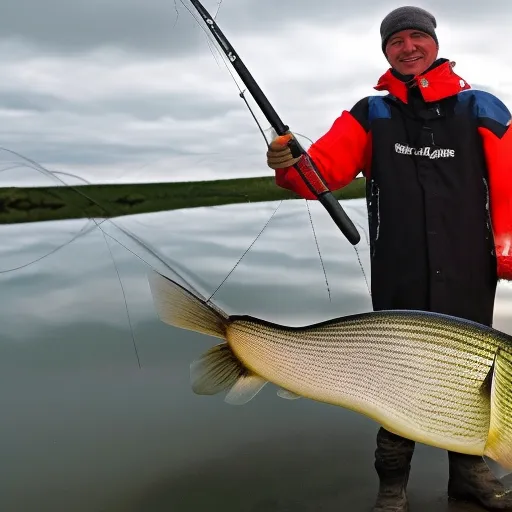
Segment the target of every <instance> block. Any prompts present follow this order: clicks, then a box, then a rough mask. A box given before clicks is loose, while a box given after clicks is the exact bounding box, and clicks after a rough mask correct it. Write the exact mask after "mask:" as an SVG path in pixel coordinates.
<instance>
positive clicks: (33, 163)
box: [0, 147, 141, 369]
mask: <svg viewBox="0 0 512 512" xmlns="http://www.w3.org/2000/svg"><path fill="white" fill-rule="evenodd" d="M0 150H3V151H6V152H7V153H10V154H13V155H16V156H17V157H19V158H21V159H22V160H25V161H27V162H29V163H30V164H31V165H30V167H31V168H32V169H34V170H36V171H39V172H41V173H42V174H43V175H45V176H47V177H49V178H50V179H54V180H57V181H58V182H60V183H61V184H63V185H64V186H65V187H68V188H71V189H72V190H73V191H74V192H76V193H77V194H79V195H81V196H82V197H84V198H85V199H87V200H88V201H90V202H92V203H93V204H95V205H96V206H98V207H99V208H101V209H102V210H103V211H104V212H105V213H106V214H107V215H108V212H107V210H106V209H105V208H104V207H103V206H102V205H101V204H100V203H98V202H97V201H95V200H94V199H92V198H91V197H88V196H87V195H86V194H84V193H82V192H81V191H80V190H78V189H77V188H76V187H74V186H72V185H68V184H67V183H66V182H65V181H64V180H62V179H61V178H59V177H58V176H56V174H64V175H70V174H69V173H64V172H59V171H56V172H55V173H54V172H52V171H49V170H48V169H46V168H45V167H43V166H42V165H40V164H38V163H37V162H36V161H34V160H32V159H30V158H28V157H25V156H22V155H20V154H19V153H17V152H16V151H13V150H10V149H7V148H3V147H0ZM75 177H76V176H75ZM82 180H83V178H82ZM83 181H86V180H83ZM86 183H87V181H86ZM91 220H92V221H93V222H94V224H95V225H96V227H98V228H99V229H100V231H101V232H102V233H103V235H105V233H104V231H103V229H102V228H101V225H100V224H101V223H103V222H105V221H106V220H107V219H104V220H103V221H102V222H101V223H100V224H99V223H98V222H97V221H96V219H94V218H91V217H90V218H89V221H91ZM86 233H87V232H86V231H84V228H82V229H81V230H80V231H79V232H78V233H77V234H76V235H75V236H74V237H73V238H72V239H71V240H69V241H68V242H66V243H65V244H63V245H61V246H60V247H57V248H56V249H54V250H53V251H50V253H48V254H46V255H44V256H43V257H41V258H38V259H36V260H34V261H32V262H30V263H28V264H26V265H22V266H21V267H19V268H18V269H10V270H9V272H12V271H13V270H19V269H20V268H25V267H27V266H29V265H32V264H34V263H37V262H38V261H41V260H42V259H43V258H46V257H48V256H50V255H51V254H55V253H56V252H57V251H58V250H60V249H62V248H63V247H66V246H67V245H69V244H70V243H72V242H73V241H74V240H77V239H78V238H79V237H80V236H83V235H84V234H86ZM105 242H106V243H107V240H106V239H105ZM107 248H108V250H109V253H110V256H111V258H112V263H113V264H114V267H115V270H116V273H117V277H118V280H119V284H120V286H121V291H122V294H123V298H124V303H125V307H126V314H127V318H128V325H129V327H130V334H131V337H132V341H133V345H134V349H135V356H136V358H137V364H138V366H139V369H140V368H141V364H140V358H139V353H138V350H137V344H136V342H135V335H134V333H133V327H132V323H131V319H130V313H129V308H128V301H127V299H126V294H125V291H124V286H123V283H122V279H121V276H120V274H119V270H118V268H117V264H116V261H115V259H114V255H113V254H112V251H111V248H110V246H109V244H108V243H107ZM0 273H5V271H2V272H0Z"/></svg>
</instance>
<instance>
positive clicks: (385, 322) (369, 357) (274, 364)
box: [226, 316, 493, 450]
mask: <svg viewBox="0 0 512 512" xmlns="http://www.w3.org/2000/svg"><path fill="white" fill-rule="evenodd" d="M395 318H396V322H395V323H396V325H394V324H393V323H392V322H390V319H388V318H380V319H379V318H376V317H374V321H372V322H369V321H363V322H361V323H360V324H359V325H354V323H353V322H343V321H341V322H339V323H336V324H331V325H329V326H327V327H322V326H321V327H317V328H313V329H294V330H292V329H289V330H279V329H276V328H275V327H273V326H271V325H261V323H255V322H252V321H250V320H249V321H248V320H235V321H234V322H233V323H232V324H231V325H230V326H229V327H228V329H227V333H226V337H227V340H228V343H229V344H230V346H231V348H232V349H233V351H234V353H235V355H236V356H237V357H238V358H239V359H240V360H241V361H242V362H243V363H244V364H245V365H246V366H247V367H248V368H251V369H252V370H253V371H256V373H257V374H258V375H260V376H262V377H263V378H265V379H268V380H269V381H271V382H274V383H276V384H278V385H280V386H282V387H283V388H285V389H288V390H290V391H293V392H294V393H297V394H299V395H303V396H309V397H311V398H315V399H320V400H322V401H324V402H328V403H331V404H333V405H341V406H344V407H348V408H351V409H354V410H356V411H361V410H365V411H366V413H368V410H369V409H372V410H373V415H374V417H375V419H378V420H381V421H382V420H383V418H384V417H393V418H395V422H394V424H393V425H392V426H391V425H390V427H391V428H392V429H393V430H394V431H395V432H401V433H406V434H411V432H414V431H417V430H419V429H420V428H421V429H422V430H423V431H424V436H425V441H426V442H430V443H435V442H436V440H437V438H438V437H440V436H446V433H447V431H450V432H451V434H452V435H455V436H457V437H460V438H463V439H464V443H466V444H467V443H468V442H470V443H471V444H474V445H475V446H476V447H477V449H478V450H481V449H482V446H483V445H484V444H485V441H486V438H487V432H488V428H489V400H488V398H486V397H485V396H484V395H482V393H481V392H480V386H481V383H482V381H483V379H484V378H485V376H486V375H487V373H488V372H489V368H490V365H491V364H492V360H493V352H492V346H491V345H490V344H487V343H482V339H481V338H482V336H481V335H480V339H479V338H478V336H476V335H475V334H474V333H471V334H469V335H468V334H467V333H464V336H463V338H462V339H461V338H460V337H457V336H456V334H457V330H456V329H455V332H454V333H452V332H451V330H452V329H453V327H452V329H450V330H447V327H450V326H449V325H447V326H436V327H437V328H435V329H433V328H432V325H431V324H429V323H427V322H424V321H422V320H423V319H422V317H421V316H418V317H416V318H414V317H413V318H408V319H407V320H408V322H405V323H401V322H400V320H401V319H400V318H399V317H398V316H395ZM417 318H419V320H420V321H416V322H415V320H416V319H417ZM384 326H387V327H388V328H389V326H391V327H392V328H393V332H394V334H393V335H392V336H389V335H383V334H382V333H383V331H384V328H385V327H384ZM422 327H423V328H422ZM443 327H444V329H443ZM362 338H364V340H365V342H362V341H361V340H362ZM478 341H480V343H478V345H477V344H476V343H477V342H478ZM475 350H476V352H475ZM269 353H271V354H272V358H269V357H268V354H269ZM461 353H462V354H461ZM464 353H467V355H468V359H461V355H464ZM475 355H476V357H475ZM469 356H471V357H469ZM369 367H371V368H372V373H371V374H370V373H368V371H367V370H368V368H369ZM461 370H462V371H461ZM305 383H307V384H305ZM410 404H414V407H411V406H410ZM433 408H437V409H438V408H442V409H443V410H444V414H443V415H440V416H439V417H437V418H436V417H432V414H431V411H432V409H433ZM393 427H394V428H393ZM468 438H469V439H470V440H469V441H468Z"/></svg>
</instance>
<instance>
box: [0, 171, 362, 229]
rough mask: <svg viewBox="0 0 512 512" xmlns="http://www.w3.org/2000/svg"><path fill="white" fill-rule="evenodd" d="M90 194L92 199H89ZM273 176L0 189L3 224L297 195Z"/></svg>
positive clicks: (348, 193) (348, 194)
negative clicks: (277, 181) (279, 183)
mask: <svg viewBox="0 0 512 512" xmlns="http://www.w3.org/2000/svg"><path fill="white" fill-rule="evenodd" d="M333 194H334V196H335V197H336V198H337V199H355V198H360V197H364V196H365V179H364V178H357V179H356V180H354V181H353V182H352V183H351V184H349V185H348V186H346V187H345V188H343V189H342V190H338V191H335V192H333ZM89 198H90V199H89ZM298 198H299V197H298V196H297V195H296V194H294V193H293V192H290V191H289V190H285V189H283V188H280V187H278V186H277V185H276V183H275V180H274V177H272V176H265V177H257V178H237V179H231V180H215V181H194V182H178V183H134V184H122V185H117V184H114V185H79V186H73V188H71V187H70V186H59V187H29V188H25V187H9V188H0V224H14V223H21V222H42V221H48V220H66V219H80V218H87V217H102V218H105V217H109V218H110V217H120V216H123V215H134V214H140V213H150V212H159V211H168V210H177V209H180V208H197V207H203V206H219V205H227V204H235V203H248V202H252V203H256V202H262V201H278V200H281V199H298Z"/></svg>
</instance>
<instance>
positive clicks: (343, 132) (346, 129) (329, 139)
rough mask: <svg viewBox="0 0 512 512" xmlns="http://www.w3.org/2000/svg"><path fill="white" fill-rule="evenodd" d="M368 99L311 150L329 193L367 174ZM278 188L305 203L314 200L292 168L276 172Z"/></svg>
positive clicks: (348, 112) (339, 121)
mask: <svg viewBox="0 0 512 512" xmlns="http://www.w3.org/2000/svg"><path fill="white" fill-rule="evenodd" d="M367 112H368V98H364V99H362V100H360V101H359V102H358V103H356V105H354V107H353V108H352V109H351V110H350V111H347V110H345V111H343V112H342V114H341V115H340V116H339V117H338V118H337V119H336V120H335V121H334V123H333V125H332V126H331V128H330V129H329V131H328V132H327V133H325V134H324V135H323V136H322V137H320V139H318V140H317V141H316V142H315V143H314V144H312V145H311V147H310V148H309V150H308V155H309V156H310V157H311V159H312V160H313V162H314V163H315V165H316V166H317V168H318V170H319V171H320V174H321V175H322V176H323V178H324V180H325V182H326V184H327V186H328V187H329V189H330V190H338V189H340V188H342V187H344V186H346V185H348V184H349V183H350V182H351V181H352V180H353V179H354V178H355V177H356V176H357V175H358V174H359V173H360V172H364V171H365V154H366V148H367V140H368V136H367V132H368V127H367V124H368V121H367V119H368V114H367ZM275 177H276V184H277V185H278V186H280V187H283V188H286V189H289V190H292V191H293V192H295V193H296V194H298V195H300V196H301V197H303V198H305V199H315V196H314V194H313V193H312V192H311V191H310V190H309V188H308V187H307V185H306V184H305V183H304V181H303V180H302V178H301V177H300V175H299V173H298V172H297V171H296V169H294V168H293V167H286V168H283V169H276V171H275Z"/></svg>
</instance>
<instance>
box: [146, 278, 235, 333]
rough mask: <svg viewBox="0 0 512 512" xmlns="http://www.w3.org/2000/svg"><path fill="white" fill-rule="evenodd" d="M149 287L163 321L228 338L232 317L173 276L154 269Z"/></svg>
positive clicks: (181, 327) (182, 327)
mask: <svg viewBox="0 0 512 512" xmlns="http://www.w3.org/2000/svg"><path fill="white" fill-rule="evenodd" d="M148 280H149V287H150V289H151V294H152V296H153V302H154V304H155V308H156V310H157V313H158V316H159V317H160V320H162V322H165V323H166V324H169V325H173V326H174V327H179V328H180V329H187V330H191V331H196V332H200V333H202V334H207V335H209V336H215V337H217V338H222V339H226V328H227V326H228V325H229V323H230V321H229V317H228V316H227V315H226V314H225V313H224V312H223V311H221V310H220V309H217V308H215V309H214V308H213V306H211V305H209V304H208V303H207V302H206V300H203V299H201V298H199V297H196V296H195V295H194V294H193V293H191V292H189V291H188V290H186V289H185V288H183V287H182V286H180V285H179V284H178V283H176V282H174V281H173V280H172V279H169V278H167V277H164V276H163V275H161V274H159V273H158V272H155V271H151V272H150V274H149V277H148Z"/></svg>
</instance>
